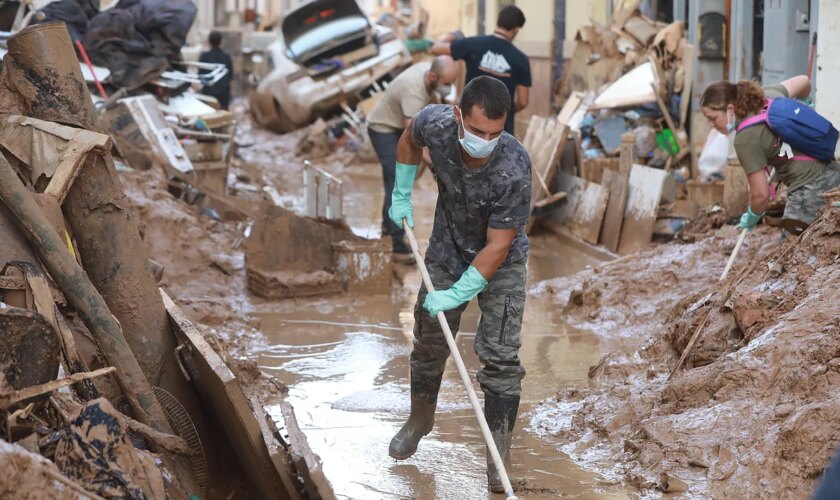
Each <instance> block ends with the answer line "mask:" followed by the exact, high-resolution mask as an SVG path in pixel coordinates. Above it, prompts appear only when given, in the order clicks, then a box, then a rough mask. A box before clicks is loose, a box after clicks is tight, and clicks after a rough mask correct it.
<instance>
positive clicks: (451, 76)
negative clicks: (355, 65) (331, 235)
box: [367, 56, 458, 263]
mask: <svg viewBox="0 0 840 500" xmlns="http://www.w3.org/2000/svg"><path fill="white" fill-rule="evenodd" d="M457 78H458V65H457V64H456V63H455V61H454V60H453V59H452V58H451V57H449V56H438V57H436V58H435V59H434V60H433V61H432V62H431V63H428V62H422V63H417V64H415V65H413V66H411V67H410V68H408V69H406V70H405V71H403V72H402V73H400V74H399V76H397V77H396V78H395V79H394V80H393V81H392V82H391V84H390V85H388V88H387V89H386V90H385V92H384V93H383V94H382V96H380V98H379V101H378V102H377V103H376V106H375V107H374V108H373V111H371V113H370V116H368V118H367V122H368V135H369V136H370V142H371V144H372V145H373V149H374V151H376V156H378V157H379V162H380V163H381V164H382V184H383V187H384V188H385V199H384V200H383V203H382V236H383V237H384V236H386V235H387V236H390V237H391V240H392V241H393V253H394V254H393V257H394V260H395V261H397V262H406V263H410V262H411V260H412V256H411V248H410V247H409V246H408V244H407V243H406V241H405V231H404V230H403V228H401V227H399V226H398V225H396V224H394V222H393V221H391V219H390V218H389V217H388V209H390V208H391V192H392V191H393V190H394V178H395V168H396V166H395V165H396V161H397V142H399V140H400V136H401V135H402V133H403V129H405V127H406V125H407V124H408V123H409V122H410V121H411V117H413V116H414V115H415V114H417V113H418V112H419V111H420V110H421V109H423V108H424V107H425V106H426V105H427V104H429V103H430V102H431V101H432V95H433V94H434V93H435V92H437V93H438V94H440V95H441V96H442V97H445V96H447V95H449V93H450V91H451V89H452V83H454V82H455V80H456V79H457Z"/></svg>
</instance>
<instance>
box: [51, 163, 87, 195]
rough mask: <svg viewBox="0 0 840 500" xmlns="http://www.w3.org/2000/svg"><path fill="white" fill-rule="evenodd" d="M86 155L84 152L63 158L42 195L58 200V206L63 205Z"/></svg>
mask: <svg viewBox="0 0 840 500" xmlns="http://www.w3.org/2000/svg"><path fill="white" fill-rule="evenodd" d="M87 155H88V153H87V152H84V153H82V154H79V155H77V156H74V155H68V156H65V157H64V159H62V160H61V163H59V164H58V167H56V169H55V175H53V177H52V179H50V183H49V184H47V189H45V190H44V193H45V194H48V195H50V196H52V197H54V198H55V199H56V200H58V203H59V204H62V203H64V198H66V197H67V193H68V192H69V191H70V186H72V185H73V181H75V180H76V177H78V175H79V172H80V171H81V170H82V164H84V163H85V162H84V159H85V158H86V157H87Z"/></svg>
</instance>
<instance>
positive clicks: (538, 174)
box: [528, 120, 569, 211]
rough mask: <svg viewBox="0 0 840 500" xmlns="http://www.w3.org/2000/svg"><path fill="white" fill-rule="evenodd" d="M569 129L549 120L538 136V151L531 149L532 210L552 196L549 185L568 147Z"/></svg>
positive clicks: (529, 151)
mask: <svg viewBox="0 0 840 500" xmlns="http://www.w3.org/2000/svg"><path fill="white" fill-rule="evenodd" d="M568 134H569V128H568V127H567V126H566V125H562V124H559V123H558V122H557V121H556V120H547V121H546V123H545V126H544V128H543V132H542V133H540V134H539V135H538V138H537V139H538V140H539V141H540V142H538V143H537V146H535V147H536V149H529V150H528V153H529V154H530V155H531V177H532V183H531V209H532V211H533V208H534V206H535V205H536V204H537V202H538V201H540V200H542V199H543V198H545V197H546V196H550V195H551V190H550V189H549V188H548V184H550V183H551V181H552V179H553V178H554V174H555V172H557V166H558V164H559V163H560V154H561V152H562V151H563V148H564V147H565V146H566V137H567V136H568Z"/></svg>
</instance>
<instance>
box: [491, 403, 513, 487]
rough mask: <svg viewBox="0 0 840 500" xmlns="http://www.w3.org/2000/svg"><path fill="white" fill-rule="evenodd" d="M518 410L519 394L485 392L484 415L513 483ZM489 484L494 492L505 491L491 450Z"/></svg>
mask: <svg viewBox="0 0 840 500" xmlns="http://www.w3.org/2000/svg"><path fill="white" fill-rule="evenodd" d="M518 412H519V396H497V395H495V394H490V393H484V416H485V418H487V426H488V427H490V434H492V435H493V441H494V442H495V443H496V449H497V450H499V456H501V457H502V462H504V464H505V470H506V471H507V473H508V479H510V482H511V484H513V478H512V477H511V476H510V441H511V439H512V438H513V427H514V424H516V415H517V413H518ZM487 484H488V485H489V486H490V491H492V492H493V493H504V492H505V488H504V486H502V479H501V478H500V477H499V471H497V470H496V465H495V464H493V458H492V457H491V456H490V451H489V450H488V451H487Z"/></svg>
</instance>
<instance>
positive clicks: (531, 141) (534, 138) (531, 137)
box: [522, 115, 547, 163]
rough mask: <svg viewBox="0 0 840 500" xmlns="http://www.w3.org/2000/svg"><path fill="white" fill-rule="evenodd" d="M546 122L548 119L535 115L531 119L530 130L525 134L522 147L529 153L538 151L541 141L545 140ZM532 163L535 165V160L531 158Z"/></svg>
mask: <svg viewBox="0 0 840 500" xmlns="http://www.w3.org/2000/svg"><path fill="white" fill-rule="evenodd" d="M546 121H547V120H546V118H544V117H542V116H537V115H534V116H532V117H531V121H530V123H528V130H527V131H526V132H525V140H523V141H522V145H523V146H525V150H526V151H528V152H529V153H531V152H532V151H536V149H537V146H538V144H539V140H541V139H542V138H543V134H544V133H545V124H546ZM531 163H533V158H531Z"/></svg>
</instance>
